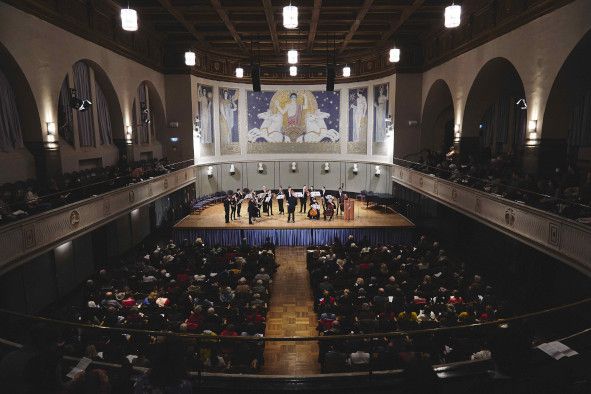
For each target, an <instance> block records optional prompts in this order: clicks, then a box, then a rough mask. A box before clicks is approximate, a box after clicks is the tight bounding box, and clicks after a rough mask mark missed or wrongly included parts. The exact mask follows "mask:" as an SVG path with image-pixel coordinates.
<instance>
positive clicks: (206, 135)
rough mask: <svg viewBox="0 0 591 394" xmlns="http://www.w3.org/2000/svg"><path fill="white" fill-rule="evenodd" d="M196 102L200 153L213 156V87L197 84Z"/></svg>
mask: <svg viewBox="0 0 591 394" xmlns="http://www.w3.org/2000/svg"><path fill="white" fill-rule="evenodd" d="M197 103H198V104H197V105H198V111H199V120H200V123H201V140H200V142H201V155H202V156H213V154H214V132H213V129H214V128H213V87H211V86H207V85H197Z"/></svg>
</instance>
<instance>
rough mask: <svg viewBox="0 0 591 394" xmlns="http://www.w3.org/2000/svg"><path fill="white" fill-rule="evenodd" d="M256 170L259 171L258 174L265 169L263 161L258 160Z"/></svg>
mask: <svg viewBox="0 0 591 394" xmlns="http://www.w3.org/2000/svg"><path fill="white" fill-rule="evenodd" d="M257 171H258V172H259V174H262V173H263V172H264V171H265V168H264V167H263V163H262V162H260V161H259V164H258V167H257Z"/></svg>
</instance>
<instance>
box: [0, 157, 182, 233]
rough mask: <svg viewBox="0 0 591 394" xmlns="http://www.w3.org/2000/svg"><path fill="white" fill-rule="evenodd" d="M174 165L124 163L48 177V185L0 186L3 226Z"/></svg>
mask: <svg viewBox="0 0 591 394" xmlns="http://www.w3.org/2000/svg"><path fill="white" fill-rule="evenodd" d="M172 166H174V165H168V163H167V161H166V159H162V160H158V159H153V160H149V161H144V160H142V161H138V162H134V163H128V162H127V160H123V161H121V162H120V163H119V164H118V165H116V166H108V167H104V168H93V169H88V170H83V171H75V172H72V173H67V174H63V175H60V176H58V177H56V178H49V179H48V180H47V183H46V184H44V183H42V182H41V181H38V180H34V179H30V180H27V181H25V182H22V181H21V182H15V183H11V184H9V183H6V184H3V185H0V225H2V224H5V223H8V222H11V221H14V220H18V219H19V218H22V217H26V216H28V215H34V214H36V213H39V212H43V211H47V210H49V209H52V208H56V207H59V206H62V205H66V204H70V203H73V202H76V201H79V200H82V199H85V198H88V197H91V196H93V195H99V194H101V193H105V192H108V191H110V190H113V189H117V188H119V187H124V186H127V185H129V184H130V183H135V182H140V181H142V180H145V179H147V178H149V177H153V176H158V175H162V174H165V173H167V172H169V169H167V167H168V168H170V169H172Z"/></svg>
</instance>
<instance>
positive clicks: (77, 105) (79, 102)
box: [70, 89, 92, 112]
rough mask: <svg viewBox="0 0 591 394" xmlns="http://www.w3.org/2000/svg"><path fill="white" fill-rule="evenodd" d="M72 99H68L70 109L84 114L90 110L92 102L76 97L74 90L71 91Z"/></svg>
mask: <svg viewBox="0 0 591 394" xmlns="http://www.w3.org/2000/svg"><path fill="white" fill-rule="evenodd" d="M71 92H72V97H70V107H72V108H73V109H75V110H78V111H80V112H84V111H86V110H87V109H89V108H90V106H91V105H92V102H91V101H90V100H88V99H81V98H78V97H77V96H76V89H72V90H71Z"/></svg>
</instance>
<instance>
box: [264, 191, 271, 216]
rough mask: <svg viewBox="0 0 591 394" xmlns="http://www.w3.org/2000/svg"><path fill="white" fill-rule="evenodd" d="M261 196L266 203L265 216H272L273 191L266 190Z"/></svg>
mask: <svg viewBox="0 0 591 394" xmlns="http://www.w3.org/2000/svg"><path fill="white" fill-rule="evenodd" d="M263 198H264V199H265V202H266V203H267V216H269V215H271V216H273V192H272V191H271V189H269V190H267V194H266V195H265V197H263Z"/></svg>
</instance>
